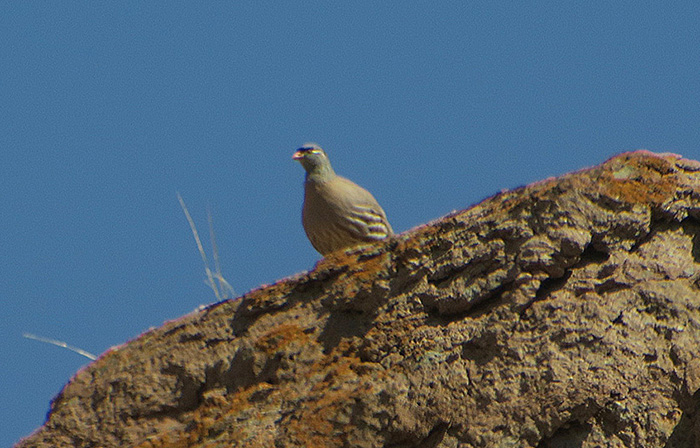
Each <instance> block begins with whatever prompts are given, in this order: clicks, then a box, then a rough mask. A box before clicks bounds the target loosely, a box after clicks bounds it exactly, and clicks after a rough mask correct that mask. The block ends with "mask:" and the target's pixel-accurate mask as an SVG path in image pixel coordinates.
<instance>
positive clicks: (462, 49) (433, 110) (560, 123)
mask: <svg viewBox="0 0 700 448" xmlns="http://www.w3.org/2000/svg"><path fill="white" fill-rule="evenodd" d="M583 4H585V5H586V6H580V5H583ZM670 5H672V6H670ZM699 24H700V3H698V2H696V1H687V2H672V3H668V2H666V3H664V2H645V1H642V2H639V1H636V2H592V3H591V2H585V3H580V2H576V3H574V2H561V1H543V2H537V3H536V6H531V5H528V4H527V3H526V2H491V1H488V2H464V1H459V2H458V1H445V2H434V1H430V2H428V1H418V2H383V3H382V2H364V1H360V2H342V3H341V2H335V3H332V4H331V3H329V2H321V1H318V2H309V1H302V2H271V1H260V2H205V3H202V2H129V1H127V2H94V1H81V2H39V1H17V2H5V3H4V4H3V6H2V8H1V9H0V42H2V44H1V45H0V110H1V111H2V112H1V113H0V199H1V202H0V204H1V205H2V209H1V212H0V229H1V230H2V231H1V232H0V315H2V324H1V325H0V360H2V361H1V362H0V366H1V367H0V446H8V445H10V444H12V443H13V442H15V441H17V440H18V439H19V438H20V437H21V436H24V435H28V434H29V433H30V432H31V431H32V430H33V429H34V428H36V427H38V426H39V425H40V424H42V422H43V420H44V416H45V413H46V412H47V410H48V408H49V401H50V400H51V399H52V398H53V397H54V396H55V395H56V394H57V393H58V392H59V391H60V389H61V387H62V386H63V385H64V384H65V383H66V382H67V381H68V380H69V379H70V377H71V376H72V375H73V374H74V373H75V372H76V371H77V370H78V369H79V368H81V367H82V366H84V365H86V364H87V362H88V360H87V359H86V358H83V357H81V356H79V355H77V354H74V353H72V352H70V351H67V350H63V349H59V348H57V347H54V346H51V345H47V344H42V343H39V342H36V341H32V340H28V339H24V338H22V333H24V332H29V333H35V334H39V335H43V336H47V337H52V338H56V339H60V340H64V341H67V342H68V343H70V344H73V345H77V346H79V347H81V348H83V349H85V350H88V351H91V352H94V353H98V354H99V353H102V352H103V351H105V350H107V349H108V348H109V347H110V346H114V345H117V344H121V343H123V342H125V341H127V340H129V339H132V338H134V337H136V336H138V335H139V334H140V333H141V332H143V331H144V330H146V329H148V328H149V327H153V326H158V325H160V324H162V323H163V322H164V321H166V320H170V319H176V318H177V317H179V316H181V315H183V314H186V313H188V312H190V311H192V310H193V309H195V308H196V307H197V306H198V305H200V304H208V303H211V302H213V301H214V300H215V298H214V296H213V294H212V292H211V291H210V290H209V289H208V288H207V286H206V285H205V284H204V283H203V280H204V269H203V266H202V262H201V260H200V258H199V255H198V253H197V250H196V247H195V244H194V242H193V239H192V235H191V233H190V229H189V227H188V225H187V222H186V220H185V217H184V216H183V213H182V211H181V210H180V206H179V205H178V202H177V199H176V192H180V193H181V194H182V196H183V197H184V199H185V200H186V202H187V204H188V206H189V208H190V211H191V213H192V214H193V215H194V218H195V220H196V221H197V224H198V225H199V227H200V231H201V232H202V233H203V234H205V235H206V233H207V231H206V209H207V207H211V209H212V210H213V215H214V224H215V230H216V233H217V237H218V243H219V251H220V256H221V262H222V266H223V273H224V275H225V276H226V277H227V278H228V280H229V281H230V282H231V283H232V285H233V286H234V287H235V289H236V291H237V293H239V294H242V293H245V292H246V291H247V290H249V289H251V288H254V287H256V286H259V285H261V284H265V283H272V282H274V281H276V280H278V279H280V278H283V277H285V276H288V275H291V274H294V273H297V272H299V271H302V270H306V269H310V268H311V267H313V265H314V263H315V262H316V260H317V259H318V255H317V254H316V253H315V252H314V250H313V249H312V247H311V245H310V244H309V243H308V242H307V240H306V238H305V235H304V233H303V230H302V227H301V223H300V208H301V201H302V181H303V169H302V168H301V166H300V165H299V164H298V163H296V162H294V161H292V160H291V155H292V153H293V151H294V149H296V148H297V147H298V146H299V145H301V144H302V143H303V142H305V141H316V142H318V143H320V144H321V145H322V146H324V147H325V148H326V149H327V151H328V153H329V155H330V158H331V160H332V162H333V165H334V167H335V169H336V171H337V172H338V173H340V174H342V175H345V176H347V177H349V178H351V179H352V180H354V181H356V182H357V183H359V184H361V185H363V186H365V187H366V188H368V189H369V190H370V191H372V192H373V193H374V195H375V196H376V197H377V199H378V200H379V202H380V203H381V204H382V205H383V207H384V209H385V210H386V212H387V214H388V216H389V219H390V221H391V223H392V225H393V227H394V229H395V230H396V231H398V232H403V231H405V230H408V229H410V228H412V227H414V226H417V225H419V224H422V223H425V222H427V221H430V220H432V219H435V218H438V217H440V216H442V215H445V214H447V213H449V212H450V211H452V210H455V209H463V208H466V207H468V206H469V205H471V204H474V203H476V202H478V201H480V200H481V199H484V198H485V197H488V196H490V195H492V194H494V193H496V192H498V191H499V190H501V189H507V188H514V187H517V186H520V185H523V184H527V183H530V182H532V181H536V180H540V179H543V178H546V177H549V176H555V175H559V174H562V173H566V172H569V171H572V170H576V169H579V168H583V167H586V166H590V165H595V164H598V163H600V162H602V161H603V160H605V159H607V158H608V157H610V156H612V155H614V154H616V153H619V152H622V151H628V150H633V149H639V148H647V149H650V150H654V151H672V152H678V153H681V154H683V155H685V156H686V157H689V158H694V159H698V158H700V45H698V42H700V25H699Z"/></svg>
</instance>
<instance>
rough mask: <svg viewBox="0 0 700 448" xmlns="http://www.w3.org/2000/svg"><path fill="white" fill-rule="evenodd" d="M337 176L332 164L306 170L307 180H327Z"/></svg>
mask: <svg viewBox="0 0 700 448" xmlns="http://www.w3.org/2000/svg"><path fill="white" fill-rule="evenodd" d="M335 176H336V174H335V171H333V167H331V166H330V165H321V166H316V167H314V169H312V170H311V171H307V172H306V181H307V182H326V181H329V180H331V179H333V178H334V177H335Z"/></svg>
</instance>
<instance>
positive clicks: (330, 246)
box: [292, 143, 394, 257]
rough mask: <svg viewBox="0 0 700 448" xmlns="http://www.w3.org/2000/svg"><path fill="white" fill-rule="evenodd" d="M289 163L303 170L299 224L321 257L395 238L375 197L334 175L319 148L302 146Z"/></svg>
mask: <svg viewBox="0 0 700 448" xmlns="http://www.w3.org/2000/svg"><path fill="white" fill-rule="evenodd" d="M292 159H294V160H296V161H298V162H300V163H301V166H303V167H304V170H306V176H305V179H304V205H303V207H302V212H301V221H302V224H303V226H304V231H305V232H306V236H307V237H308V238H309V241H310V242H311V245H312V246H313V247H314V249H316V250H317V251H318V252H319V253H320V254H321V255H322V256H324V257H325V256H326V255H328V254H330V253H331V252H334V251H336V250H339V249H349V248H352V247H355V246H358V245H361V244H366V243H371V242H374V241H379V240H382V239H384V238H387V237H390V236H391V235H393V234H394V231H393V230H392V228H391V225H390V224H389V221H388V220H387V218H386V213H384V210H383V209H382V207H380V206H379V203H378V202H377V200H376V199H374V196H372V194H371V193H370V192H369V191H367V190H365V189H364V188H362V187H361V186H359V185H357V184H356V183H354V182H352V181H351V180H348V179H346V178H344V177H341V176H338V175H337V174H335V171H334V170H333V167H332V166H331V162H330V160H329V159H328V155H327V154H326V152H325V151H324V150H323V149H322V148H321V147H320V146H319V145H317V144H316V143H304V145H302V146H301V147H300V148H299V149H297V150H296V152H294V155H292Z"/></svg>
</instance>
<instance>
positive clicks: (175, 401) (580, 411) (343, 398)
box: [18, 151, 700, 448]
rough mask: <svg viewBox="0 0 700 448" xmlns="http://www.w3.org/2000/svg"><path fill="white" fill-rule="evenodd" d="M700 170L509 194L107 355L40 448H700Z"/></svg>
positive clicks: (676, 162) (631, 170)
mask: <svg viewBox="0 0 700 448" xmlns="http://www.w3.org/2000/svg"><path fill="white" fill-rule="evenodd" d="M699 391H700V163H698V162H694V161H690V160H685V159H682V158H680V157H679V156H676V155H673V154H660V155H655V154H652V153H649V152H646V151H639V152H634V153H627V154H622V155H620V156H617V157H614V158H612V159H610V160H609V161H607V162H605V163H604V164H602V165H600V166H597V167H594V168H591V169H587V170H583V171H580V172H576V173H573V174H569V175H565V176H562V177H559V178H556V179H548V180H545V181H542V182H539V183H536V184H533V185H530V186H527V187H524V188H520V189H517V190H514V191H507V192H503V193H500V194H497V195H496V196H494V197H491V198H489V199H487V200H485V201H483V202H482V203H480V204H478V205H476V206H474V207H472V208H470V209H467V210H464V211H461V212H457V213H454V214H451V215H449V216H447V217H445V218H442V219H440V220H437V221H435V222H433V223H430V224H428V225H425V226H422V227H419V228H417V229H414V230H412V231H410V232H407V233H405V234H402V235H399V236H397V237H395V238H393V239H391V240H389V241H386V242H383V243H380V244H378V245H374V246H367V247H363V248H358V249H356V250H352V251H348V252H345V253H343V252H341V253H336V254H333V255H331V256H329V257H327V258H326V259H324V260H322V261H321V262H319V263H318V265H317V266H316V267H315V269H313V270H312V271H311V272H308V273H304V274H301V275H298V276H295V277H292V278H288V279H285V280H282V281H280V282H278V283H276V284H274V285H270V286H265V287H262V288H260V289H257V290H254V291H252V292H250V293H248V294H246V295H245V296H243V297H242V298H239V299H237V300H231V301H227V302H222V303H217V304H215V305H212V306H210V307H208V308H207V309H204V310H202V311H200V312H196V313H193V314H191V315H188V316H185V317H183V318H182V319H179V320H177V321H173V322H169V323H167V324H165V325H163V327H161V328H158V329H156V330H153V331H150V332H148V333H146V334H144V335H142V336H141V337H139V338H138V339H136V340H134V341H132V342H130V343H128V344H126V345H124V346H122V347H119V348H117V349H114V350H111V351H109V352H107V353H105V354H104V355H102V356H101V357H100V358H99V359H98V360H97V361H95V362H94V363H92V364H91V365H90V366H88V367H87V368H85V369H84V370H82V371H80V372H79V373H78V374H76V376H75V377H74V378H73V379H72V380H71V381H70V383H69V384H68V385H67V386H66V387H65V389H64V390H63V391H62V392H61V393H60V394H59V395H58V396H57V397H56V398H55V399H54V401H53V403H52V409H51V413H50V416H49V418H48V421H47V422H46V424H45V425H44V426H43V427H42V428H40V429H39V430H38V431H37V432H36V433H35V434H33V435H31V436H30V437H28V438H27V439H25V440H24V441H22V442H20V443H19V445H18V446H20V447H52V448H53V447H116V446H133V447H142V448H146V447H148V448H155V447H205V446H206V447H214V446H240V447H287V446H289V447H312V446H329V447H331V446H347V447H542V448H548V447H594V446H607V447H617V446H620V447H622V446H639V447H664V446H666V447H676V446H678V447H686V446H688V447H692V446H700V392H699Z"/></svg>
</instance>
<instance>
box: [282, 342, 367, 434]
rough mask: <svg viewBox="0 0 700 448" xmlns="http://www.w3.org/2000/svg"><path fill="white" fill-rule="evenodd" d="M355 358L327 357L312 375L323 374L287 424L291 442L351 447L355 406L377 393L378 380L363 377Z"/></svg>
mask: <svg viewBox="0 0 700 448" xmlns="http://www.w3.org/2000/svg"><path fill="white" fill-rule="evenodd" d="M361 364H362V362H361V361H360V359H359V358H356V357H344V356H341V357H338V356H337V355H329V356H325V357H324V359H323V360H321V361H320V362H319V363H318V364H315V365H314V366H313V367H312V368H311V369H310V372H314V373H318V372H319V371H321V372H324V373H325V375H324V376H323V379H322V380H321V381H320V382H318V383H316V384H315V385H314V386H313V387H312V389H311V390H310V393H309V395H308V397H307V398H306V399H305V401H304V405H303V407H301V408H299V409H298V411H297V412H296V413H295V416H294V418H290V419H288V421H287V422H285V427H286V432H287V436H288V437H289V440H290V442H293V443H295V444H298V445H300V446H348V442H349V441H348V440H347V436H348V434H350V433H351V432H352V429H353V426H354V425H353V413H354V412H356V406H355V404H356V403H358V402H361V401H363V400H364V399H365V398H366V397H367V396H368V395H370V394H372V393H373V392H374V384H376V380H377V378H369V377H367V376H360V375H359V374H358V373H357V372H356V369H357V368H358V367H359V366H360V365H361Z"/></svg>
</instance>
